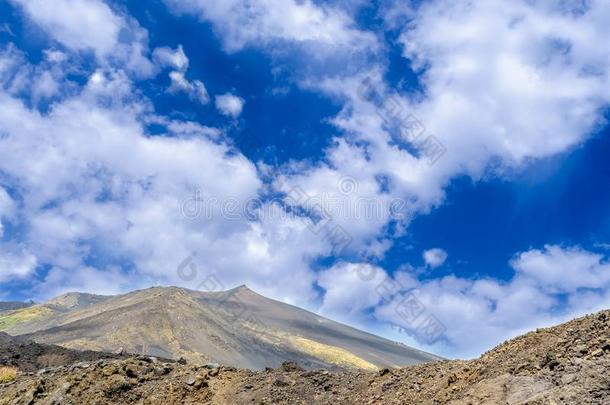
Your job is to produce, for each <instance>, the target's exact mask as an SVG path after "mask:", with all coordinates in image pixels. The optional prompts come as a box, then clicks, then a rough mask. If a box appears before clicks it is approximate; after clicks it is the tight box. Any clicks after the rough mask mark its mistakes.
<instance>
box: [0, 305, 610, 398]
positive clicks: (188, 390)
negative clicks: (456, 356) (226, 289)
mask: <svg viewBox="0 0 610 405" xmlns="http://www.w3.org/2000/svg"><path fill="white" fill-rule="evenodd" d="M0 345H1V346H6V345H13V346H14V345H15V343H14V342H12V343H10V342H9V343H2V341H1V340H0ZM25 347H27V345H26V346H25ZM11 350H13V349H11ZM5 352H7V351H6V349H3V351H2V353H5ZM43 355H44V354H43ZM98 355H100V354H99V353H98ZM2 356H4V354H2ZM75 356H76V358H77V360H78V361H79V362H78V363H76V364H71V365H68V363H66V364H65V365H61V366H59V367H55V368H52V369H44V370H41V371H39V372H37V373H29V374H28V373H26V372H22V373H21V374H20V375H19V376H18V378H17V380H16V381H14V382H12V383H9V384H4V385H0V404H2V405H4V404H33V403H40V404H62V405H63V404H164V405H167V404H182V403H184V404H195V403H203V404H333V405H336V404H373V403H374V404H490V405H491V404H493V405H496V404H610V311H604V312H600V313H598V314H595V315H590V316H587V317H584V318H580V319H577V320H574V321H571V322H568V323H566V324H563V325H560V326H557V327H554V328H548V329H541V330H537V331H535V332H532V333H529V334H527V335H524V336H522V337H519V338H516V339H513V340H511V341H508V342H506V343H504V344H502V345H500V346H498V347H497V348H495V349H493V350H491V351H489V352H488V353H486V354H485V355H483V356H482V357H481V358H480V359H477V360H472V361H443V362H436V363H429V364H423V365H417V366H412V367H406V368H402V369H394V370H382V371H380V372H377V373H372V372H362V371H360V372H359V371H345V372H339V373H330V372H328V371H324V370H318V371H305V370H302V369H301V368H299V367H298V366H297V365H295V364H292V363H286V364H284V365H283V366H282V367H280V368H278V369H274V370H267V371H262V372H252V371H248V370H239V369H235V368H231V367H218V366H216V365H208V366H207V367H206V366H204V367H200V366H192V365H188V364H180V363H169V362H166V361H162V360H159V359H154V358H143V357H139V358H135V357H132V358H125V359H99V360H98V359H89V360H87V361H84V360H83V359H81V358H79V356H78V355H75ZM26 357H27V356H26ZM6 360H7V359H6V358H4V357H1V358H0V361H3V362H6ZM16 364H17V365H19V367H26V366H28V365H32V364H38V365H39V366H40V365H42V364H43V362H40V361H38V360H33V359H30V360H28V361H27V362H25V363H23V364H21V363H20V362H19V360H16ZM22 370H24V371H25V370H26V369H25V368H22Z"/></svg>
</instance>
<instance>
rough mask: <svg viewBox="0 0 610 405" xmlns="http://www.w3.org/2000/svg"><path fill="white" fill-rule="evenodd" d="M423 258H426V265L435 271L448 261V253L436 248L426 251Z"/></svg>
mask: <svg viewBox="0 0 610 405" xmlns="http://www.w3.org/2000/svg"><path fill="white" fill-rule="evenodd" d="M422 257H423V258H424V262H426V265H428V266H430V267H431V268H433V269H435V268H437V267H440V266H442V265H443V264H444V263H445V260H447V252H445V251H444V250H443V249H439V248H434V249H429V250H426V251H424V253H423V254H422Z"/></svg>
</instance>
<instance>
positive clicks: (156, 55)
mask: <svg viewBox="0 0 610 405" xmlns="http://www.w3.org/2000/svg"><path fill="white" fill-rule="evenodd" d="M153 60H154V61H155V62H156V63H157V64H158V65H159V66H161V67H170V68H172V69H175V70H178V71H181V72H183V71H186V69H187V68H188V66H189V59H188V58H187V56H186V54H185V53H184V49H182V45H178V48H176V50H173V49H172V48H170V47H167V46H163V47H159V48H155V50H154V51H153Z"/></svg>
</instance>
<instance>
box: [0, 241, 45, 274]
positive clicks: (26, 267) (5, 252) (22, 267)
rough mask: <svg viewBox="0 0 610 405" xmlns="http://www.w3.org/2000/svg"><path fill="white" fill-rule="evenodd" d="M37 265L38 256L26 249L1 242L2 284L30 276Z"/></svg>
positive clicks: (0, 269) (0, 266) (0, 265)
mask: <svg viewBox="0 0 610 405" xmlns="http://www.w3.org/2000/svg"><path fill="white" fill-rule="evenodd" d="M36 265H37V260H36V256H34V255H33V254H31V253H30V252H29V251H28V250H27V249H26V248H25V247H23V246H19V245H15V244H8V243H1V242H0V282H5V281H10V280H15V279H23V278H25V277H27V276H30V275H31V274H32V272H33V271H34V269H35V268H36Z"/></svg>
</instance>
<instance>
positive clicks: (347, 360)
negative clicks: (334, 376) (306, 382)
mask: <svg viewBox="0 0 610 405" xmlns="http://www.w3.org/2000/svg"><path fill="white" fill-rule="evenodd" d="M290 341H291V343H292V344H293V345H294V346H295V347H296V348H297V349H299V350H300V351H302V352H305V353H307V354H309V355H311V356H314V357H316V358H318V359H321V360H324V361H325V362H327V363H331V364H335V365H337V366H341V367H350V368H360V369H364V370H373V371H374V370H379V368H378V367H377V366H375V365H374V364H372V363H369V362H368V361H366V360H364V359H361V358H360V357H358V356H356V355H354V354H352V353H350V352H348V351H347V350H345V349H342V348H340V347H336V346H330V345H326V344H323V343H320V342H316V341H314V340H310V339H306V338H303V337H300V336H291V337H290Z"/></svg>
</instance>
